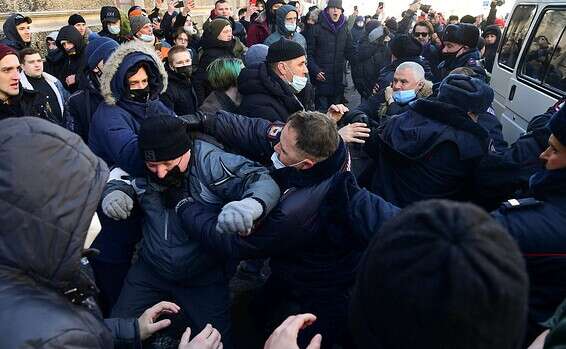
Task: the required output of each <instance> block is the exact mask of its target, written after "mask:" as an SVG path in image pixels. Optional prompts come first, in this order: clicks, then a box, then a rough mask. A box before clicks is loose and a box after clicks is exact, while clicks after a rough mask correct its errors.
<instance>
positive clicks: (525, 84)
mask: <svg viewBox="0 0 566 349" xmlns="http://www.w3.org/2000/svg"><path fill="white" fill-rule="evenodd" d="M565 29H566V1H556V0H555V1H551V0H517V2H516V3H515V5H514V6H513V12H512V14H511V17H510V20H509V21H508V23H507V27H506V28H505V31H504V33H503V37H502V39H501V43H500V45H499V49H498V52H497V56H496V58H495V64H494V65H493V71H492V76H491V87H492V88H493V90H494V92H495V101H494V103H493V107H494V109H495V113H496V115H497V116H498V117H499V119H500V120H501V123H502V124H503V135H504V137H505V139H506V140H507V141H508V142H514V141H515V140H516V139H517V138H518V137H519V136H520V135H521V134H522V133H524V132H525V130H526V128H527V124H528V123H529V121H530V120H531V119H532V118H533V117H534V116H536V115H539V114H542V113H544V112H546V110H547V109H548V107H550V106H551V105H553V104H554V103H556V101H557V100H558V99H561V98H564V97H566V30H565Z"/></svg>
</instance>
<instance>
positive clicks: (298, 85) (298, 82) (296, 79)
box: [291, 75, 309, 93]
mask: <svg viewBox="0 0 566 349" xmlns="http://www.w3.org/2000/svg"><path fill="white" fill-rule="evenodd" d="M308 81H309V79H308V78H307V77H306V76H297V75H293V81H291V87H292V88H293V89H294V90H295V91H296V92H297V93H299V92H301V91H302V90H303V89H304V88H305V86H307V82H308Z"/></svg>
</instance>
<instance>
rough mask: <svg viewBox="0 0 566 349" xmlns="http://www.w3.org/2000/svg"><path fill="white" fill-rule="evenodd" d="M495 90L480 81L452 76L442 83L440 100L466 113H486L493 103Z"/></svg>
mask: <svg viewBox="0 0 566 349" xmlns="http://www.w3.org/2000/svg"><path fill="white" fill-rule="evenodd" d="M493 97H494V94H493V90H492V88H491V87H489V85H487V84H486V83H485V82H483V81H482V80H480V79H477V78H473V77H471V76H466V75H463V74H450V75H448V76H447V77H446V78H444V80H442V82H441V83H440V88H439V89H438V100H439V101H441V102H445V103H448V104H452V105H454V106H456V107H458V108H460V109H462V110H463V111H465V112H472V113H476V114H479V113H484V112H485V111H486V110H487V109H488V108H489V107H490V106H491V103H493Z"/></svg>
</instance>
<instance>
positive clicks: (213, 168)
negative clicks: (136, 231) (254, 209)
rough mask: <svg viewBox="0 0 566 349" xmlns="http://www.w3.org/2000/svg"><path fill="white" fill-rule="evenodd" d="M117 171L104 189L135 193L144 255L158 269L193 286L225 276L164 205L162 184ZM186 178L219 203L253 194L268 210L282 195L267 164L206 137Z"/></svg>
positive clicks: (194, 190)
mask: <svg viewBox="0 0 566 349" xmlns="http://www.w3.org/2000/svg"><path fill="white" fill-rule="evenodd" d="M203 137H206V136H203ZM209 141H210V142H213V141H212V140H210V139H209ZM113 172H114V171H113ZM113 177H114V176H113V175H111V180H110V182H109V183H108V184H107V187H106V189H105V194H106V193H110V192H112V191H114V190H120V191H123V192H125V193H127V194H128V195H129V196H130V197H132V198H133V199H137V201H138V202H139V204H140V207H141V209H142V211H143V216H144V224H143V227H142V230H143V240H142V248H141V251H140V256H141V257H142V258H143V259H144V260H145V261H146V262H148V263H149V264H150V265H152V266H153V267H154V268H155V270H157V271H158V272H159V273H160V275H162V276H164V277H165V278H167V279H169V280H171V281H174V282H181V283H183V284H185V285H191V286H192V285H205V284H209V283H212V282H217V281H219V280H222V279H223V277H224V274H223V268H222V262H221V261H220V260H219V259H216V258H215V256H214V255H213V254H211V253H209V252H208V251H206V250H205V249H204V248H203V247H201V245H200V244H199V243H198V242H196V241H194V240H191V239H189V237H188V234H187V233H186V232H185V231H184V230H183V228H182V226H181V223H180V221H179V218H178V217H177V214H176V213H175V211H174V209H167V208H165V207H164V206H163V204H162V199H161V196H162V191H163V189H164V188H160V187H159V186H157V185H156V184H155V183H152V182H148V180H147V179H146V178H144V177H138V178H134V179H133V180H132V181H131V182H128V181H124V180H123V179H122V180H115V179H113ZM187 180H188V184H189V192H190V195H191V197H192V198H193V199H195V200H197V201H199V202H201V203H206V204H211V205H215V206H218V207H222V206H223V205H224V204H226V203H228V202H230V201H237V200H241V199H243V198H247V197H252V198H254V199H256V200H257V201H259V202H260V203H261V204H262V206H263V216H265V215H266V214H267V213H269V212H270V211H271V210H272V209H273V208H274V207H275V205H276V204H277V203H278V201H279V196H280V190H279V186H278V185H277V184H276V183H275V181H274V180H273V179H272V178H271V177H270V176H269V172H268V170H267V169H266V168H264V167H262V166H260V165H259V164H257V163H254V162H252V161H251V160H248V159H246V158H244V157H242V156H239V155H235V154H231V153H227V152H225V151H224V150H222V149H221V148H220V147H219V146H217V145H214V144H212V143H209V142H208V141H206V140H204V139H202V138H200V139H196V140H195V141H194V144H193V148H192V150H191V160H190V163H189V171H188V178H187Z"/></svg>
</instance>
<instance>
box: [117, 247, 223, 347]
mask: <svg viewBox="0 0 566 349" xmlns="http://www.w3.org/2000/svg"><path fill="white" fill-rule="evenodd" d="M163 300H170V301H172V302H175V303H176V304H177V305H179V306H180V307H181V311H182V312H183V314H184V316H185V318H186V324H184V325H183V327H186V326H189V327H190V328H191V331H192V335H193V336H194V335H197V334H198V333H199V332H200V331H202V329H203V328H204V327H205V326H206V324H208V323H210V324H212V326H214V328H216V329H217V330H218V331H219V332H220V334H221V335H222V343H223V345H224V348H233V345H232V340H231V331H232V330H231V324H230V299H229V293H228V283H227V282H218V283H214V284H211V285H205V286H186V285H182V284H178V283H174V282H171V281H169V280H167V279H165V278H163V277H161V275H159V274H158V273H157V272H155V271H154V270H153V269H152V268H151V266H149V265H148V264H147V263H146V262H144V260H143V258H140V259H139V260H138V261H137V262H136V263H135V264H134V265H133V266H132V268H131V269H130V271H129V272H128V276H127V277H126V280H125V281H124V286H123V287H122V293H121V294H120V298H119V299H118V302H117V303H116V305H115V306H114V308H113V309H112V317H120V318H128V317H139V316H140V315H141V314H142V313H143V312H144V310H146V309H147V308H149V307H151V306H152V305H154V304H157V303H159V302H160V301H163ZM177 335H180V333H178V334H177Z"/></svg>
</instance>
